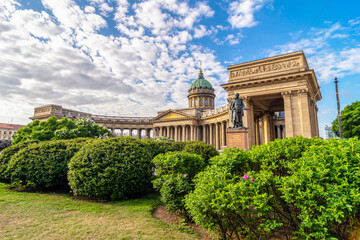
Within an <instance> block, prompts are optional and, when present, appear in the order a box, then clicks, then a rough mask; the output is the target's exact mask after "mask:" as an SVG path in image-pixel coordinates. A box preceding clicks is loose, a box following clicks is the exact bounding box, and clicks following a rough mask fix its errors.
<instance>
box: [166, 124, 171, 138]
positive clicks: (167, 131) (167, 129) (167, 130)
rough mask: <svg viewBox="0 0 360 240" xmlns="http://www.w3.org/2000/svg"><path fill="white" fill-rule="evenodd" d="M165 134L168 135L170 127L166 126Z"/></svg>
mask: <svg viewBox="0 0 360 240" xmlns="http://www.w3.org/2000/svg"><path fill="white" fill-rule="evenodd" d="M166 136H167V137H170V127H169V126H166Z"/></svg>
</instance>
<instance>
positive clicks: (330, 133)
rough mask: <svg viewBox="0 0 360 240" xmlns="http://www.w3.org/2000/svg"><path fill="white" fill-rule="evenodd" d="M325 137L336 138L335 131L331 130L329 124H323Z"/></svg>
mask: <svg viewBox="0 0 360 240" xmlns="http://www.w3.org/2000/svg"><path fill="white" fill-rule="evenodd" d="M325 138H326V139H332V138H338V137H337V136H336V135H335V133H334V132H333V131H332V130H331V126H328V125H325Z"/></svg>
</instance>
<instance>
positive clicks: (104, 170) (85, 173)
mask: <svg viewBox="0 0 360 240" xmlns="http://www.w3.org/2000/svg"><path fill="white" fill-rule="evenodd" d="M151 159H152V153H151V152H149V148H148V146H146V144H144V143H143V142H142V141H139V140H137V139H135V138H131V137H118V138H110V139H101V140H95V141H94V142H92V143H90V144H87V145H85V146H84V147H83V148H82V149H81V150H80V151H79V152H78V153H77V154H76V155H75V156H74V157H73V158H72V159H71V161H70V163H69V172H68V179H69V185H70V187H71V189H72V191H73V193H74V195H76V196H87V197H96V198H100V199H112V200H115V199H125V198H127V197H129V196H131V195H134V194H136V193H139V192H142V191H144V190H145V189H146V188H147V187H149V186H150V185H151V180H152V176H153V175H152V171H151V170H152V167H153V164H152V163H151Z"/></svg>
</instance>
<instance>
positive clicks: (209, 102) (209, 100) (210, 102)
mask: <svg viewBox="0 0 360 240" xmlns="http://www.w3.org/2000/svg"><path fill="white" fill-rule="evenodd" d="M209 106H210V107H211V99H209Z"/></svg>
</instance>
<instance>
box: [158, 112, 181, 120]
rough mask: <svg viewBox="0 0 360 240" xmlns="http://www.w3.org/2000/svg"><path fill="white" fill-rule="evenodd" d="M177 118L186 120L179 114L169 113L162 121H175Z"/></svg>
mask: <svg viewBox="0 0 360 240" xmlns="http://www.w3.org/2000/svg"><path fill="white" fill-rule="evenodd" d="M175 118H186V117H185V116H183V115H180V114H178V113H169V114H167V115H165V116H163V117H162V118H160V119H175Z"/></svg>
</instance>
